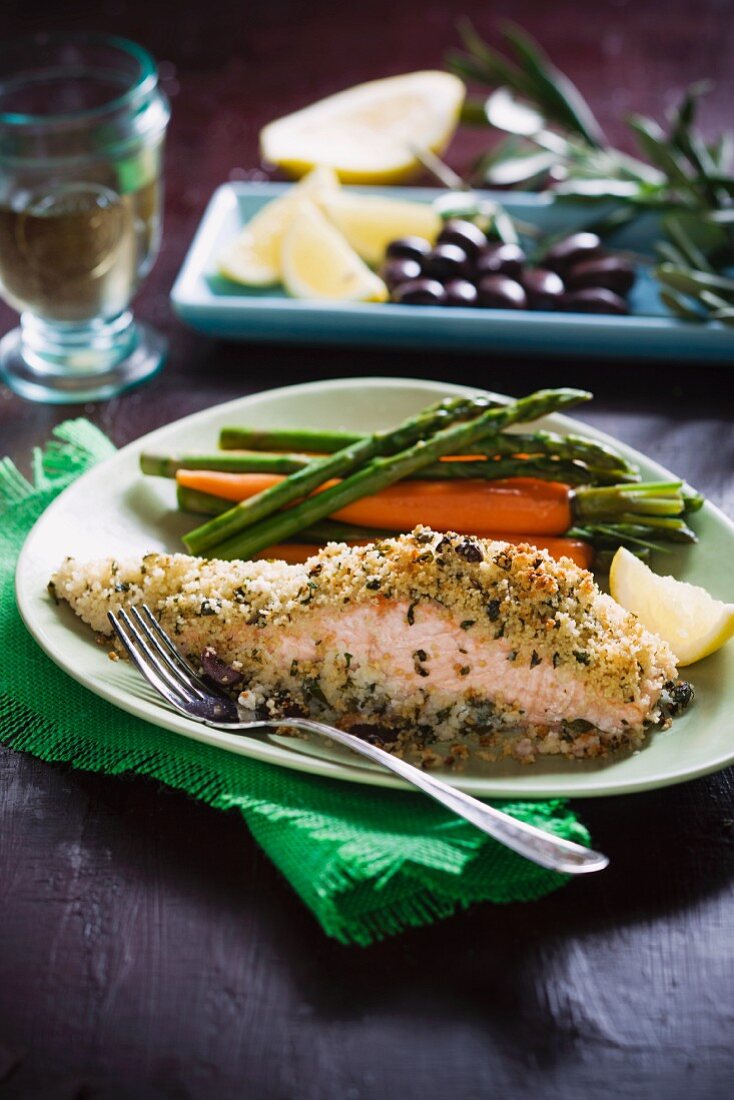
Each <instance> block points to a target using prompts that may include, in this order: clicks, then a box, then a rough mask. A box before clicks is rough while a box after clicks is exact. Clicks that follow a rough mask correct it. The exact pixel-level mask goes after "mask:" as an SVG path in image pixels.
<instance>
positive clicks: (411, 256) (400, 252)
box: [385, 237, 431, 261]
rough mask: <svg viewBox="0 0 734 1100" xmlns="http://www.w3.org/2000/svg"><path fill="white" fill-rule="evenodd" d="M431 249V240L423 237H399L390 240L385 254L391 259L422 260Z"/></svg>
mask: <svg viewBox="0 0 734 1100" xmlns="http://www.w3.org/2000/svg"><path fill="white" fill-rule="evenodd" d="M430 251H431V242H430V241H426V240H424V238H423V237H399V238H398V239H397V240H394V241H390V243H389V245H388V246H387V248H386V249H385V255H386V256H387V258H388V259H390V260H392V259H395V260H419V261H420V260H422V259H423V257H424V256H427V255H428V253H429V252H430Z"/></svg>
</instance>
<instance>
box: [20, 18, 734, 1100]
mask: <svg viewBox="0 0 734 1100" xmlns="http://www.w3.org/2000/svg"><path fill="white" fill-rule="evenodd" d="M462 13H466V14H468V15H470V16H471V17H472V19H473V20H474V22H475V23H476V25H477V26H478V27H479V29H480V30H481V31H482V32H484V33H491V31H492V29H493V28H494V27H496V25H497V23H498V21H499V20H500V19H501V18H503V17H511V18H513V19H514V20H516V21H517V22H519V23H521V24H523V25H524V26H525V27H526V28H527V29H529V30H530V31H531V32H533V33H534V34H535V35H536V36H538V37H539V38H540V39H541V40H542V41H543V43H544V44H545V46H546V48H547V49H548V50H549V52H550V53H551V54H552V56H553V57H554V59H555V60H556V61H557V63H558V64H559V65H560V66H561V67H563V68H565V69H566V70H567V71H568V72H569V74H570V75H571V76H572V77H573V78H574V79H575V80H576V82H577V83H578V84H579V85H580V86H581V87H582V88H583V89H584V91H585V92H586V94H587V96H588V98H589V99H590V101H591V103H592V105H593V107H594V109H595V110H596V112H597V114H598V116H599V118H600V119H601V121H602V123H603V124H604V125H605V127H606V128H607V131H608V133H609V136H610V137H611V138H612V139H614V140H615V141H619V140H622V136H623V133H624V131H623V129H622V127H621V126H620V124H619V119H620V117H621V116H622V115H623V114H624V113H625V112H628V111H632V110H635V111H644V112H648V113H651V114H654V115H656V116H657V117H662V115H663V113H664V111H665V109H666V107H668V106H669V105H670V104H671V103H672V102H674V101H675V99H676V98H677V96H678V95H679V94H680V92H681V90H682V88H683V87H684V86H685V85H686V84H687V83H688V82H690V81H691V80H694V79H699V78H701V77H711V78H713V79H714V80H716V82H717V86H718V87H717V91H716V93H715V94H714V95H712V96H710V97H709V99H708V100H707V101H706V102H705V105H704V109H703V116H702V118H703V125H704V129H705V131H706V133H707V134H708V135H709V136H713V135H714V134H716V133H717V131H718V130H719V129H721V128H722V127H725V126H727V125H729V124H730V123H731V120H732V112H731V105H732V102H733V100H734V76H733V75H732V70H731V59H732V56H733V50H732V46H733V45H734V21H733V20H732V19H731V4H730V3H729V2H728V0H699V2H697V3H695V4H692V3H691V2H690V0H667V2H665V3H663V2H660V0H647V2H644V3H639V2H638V3H627V2H625V0H616V2H615V0H598V2H596V3H594V4H587V3H579V2H572V0H559V2H555V3H549V2H547V0H525V2H518V3H508V2H506V0H505V2H502V3H495V4H493V5H491V6H490V5H489V4H487V3H477V2H473V0H465V2H463V3H453V2H443V3H438V2H436V0H425V2H423V3H417V2H415V0H404V2H403V3H402V4H396V3H385V2H383V0H379V2H370V0H365V2H364V3H363V4H361V5H357V4H354V3H345V2H344V0H341V2H328V3H327V2H318V0H311V2H310V3H308V2H306V0H303V2H301V3H297V2H287V0H269V2H268V3H265V2H263V3H257V4H256V3H251V2H246V0H242V2H240V3H234V2H232V3H223V2H221V0H215V2H208V3H205V2H203V0H202V2H201V3H199V4H197V5H195V6H194V5H186V4H182V3H172V2H170V0H165V2H161V0H159V2H157V3H156V2H155V0H147V2H146V3H143V2H142V0H133V2H130V3H116V2H106V3H101V4H96V5H91V4H89V3H78V4H76V5H74V7H73V8H71V6H69V7H67V8H66V10H62V9H61V7H60V6H59V7H55V8H53V9H52V8H51V7H50V6H48V7H46V6H45V5H44V4H38V3H36V4H34V5H30V4H29V5H25V6H23V7H21V5H20V4H18V3H17V0H16V4H15V7H14V8H13V9H11V10H10V11H9V12H8V11H7V10H5V11H4V12H3V32H2V33H3V35H4V36H5V35H10V34H13V33H16V32H26V31H31V30H35V29H44V28H49V27H68V26H77V27H80V28H82V27H84V28H86V27H88V28H92V29H97V30H107V31H115V32H117V33H120V34H124V35H126V36H128V37H132V38H134V39H137V40H138V41H140V42H141V43H143V44H144V45H146V46H148V47H149V48H150V49H151V50H152V51H153V53H154V54H155V55H156V57H157V58H158V59H159V61H160V63H161V70H162V75H163V78H164V80H163V82H164V87H165V88H166V89H167V91H168V93H169V95H170V96H171V100H172V105H173V121H172V125H171V131H170V142H169V150H168V157H167V202H166V224H165V243H164V248H163V251H162V254H161V256H160V258H159V260H158V263H157V265H156V268H155V270H154V272H153V274H152V275H151V276H150V278H149V279H148V281H147V282H146V284H145V286H144V287H143V289H142V291H141V293H140V295H139V301H138V303H137V311H138V313H139V315H140V316H141V317H146V318H148V319H149V320H151V321H152V322H154V323H155V324H157V325H158V326H160V327H161V328H163V329H165V331H166V332H167V334H168V336H169V339H170V342H171V358H170V362H169V364H168V366H167V367H166V369H165V371H164V372H163V373H162V375H161V376H160V377H159V378H158V379H156V380H155V381H154V382H153V383H151V384H150V385H148V386H146V387H144V388H142V389H140V390H138V391H137V392H134V393H132V394H129V395H127V396H125V397H122V398H118V399H115V400H113V401H110V402H107V403H106V404H103V405H97V406H87V407H85V408H84V409H78V408H77V409H68V408H67V409H54V408H52V407H48V406H38V405H31V404H28V403H24V402H22V401H20V400H19V399H17V398H15V397H13V396H12V395H11V394H10V393H9V392H8V391H7V389H4V388H3V387H0V453H8V452H9V453H10V454H12V455H13V456H14V457H15V458H16V459H17V460H18V461H19V462H20V463H21V465H24V466H25V467H26V468H27V460H28V456H29V453H30V449H31V447H32V445H34V444H39V443H41V442H42V441H43V440H45V439H46V438H47V437H48V434H49V431H50V428H51V426H52V425H53V424H54V423H57V422H58V421H59V420H61V419H63V418H64V417H66V416H68V415H78V414H79V413H84V414H86V415H90V416H91V417H92V418H93V419H94V420H95V421H96V422H97V423H98V424H100V425H101V426H102V427H103V428H104V429H105V431H107V432H108V433H109V434H110V435H111V436H112V438H113V439H114V441H115V442H116V443H118V444H122V443H125V442H127V441H128V440H130V439H133V438H136V437H137V436H139V435H141V434H142V433H144V432H146V431H148V430H149V429H151V428H153V427H155V426H157V425H159V424H162V423H165V422H168V421H170V420H172V419H175V418H177V417H179V416H181V415H183V414H185V413H188V412H191V411H194V410H196V409H200V408H205V407H208V406H210V405H212V404H215V403H217V402H219V401H222V400H226V399H229V398H231V397H235V396H237V395H239V394H243V393H248V392H251V391H254V390H258V389H262V388H265V387H269V386H276V385H281V384H285V383H289V382H294V381H301V380H306V379H315V378H323V377H337V376H340V375H344V374H348V375H368V374H371V375H374V374H393V375H412V376H424V377H432V378H445V379H450V380H452V381H462V382H468V383H477V384H487V385H491V386H493V387H495V388H497V389H503V390H506V391H508V392H516V393H519V392H522V391H526V390H529V389H530V388H532V387H533V386H535V385H541V384H560V383H563V384H574V383H580V384H583V385H588V386H589V387H590V388H592V389H593V390H594V391H595V393H596V394H597V400H596V401H595V403H594V405H593V406H591V407H589V408H587V409H585V410H584V411H583V412H582V413H581V415H582V416H583V417H584V418H585V419H587V420H589V421H590V422H593V423H594V424H596V425H598V426H600V427H603V428H605V429H607V430H609V431H612V432H613V433H615V434H617V435H618V436H619V437H620V438H623V439H624V440H625V441H627V442H629V443H632V444H633V445H636V446H638V447H640V448H641V449H643V450H645V451H647V452H648V453H649V454H651V455H652V456H653V457H655V458H656V459H658V460H659V461H661V462H663V463H664V464H666V465H668V466H670V467H673V468H674V469H676V470H677V471H678V472H679V473H680V474H681V475H683V476H686V477H687V478H688V479H689V480H690V481H691V482H693V483H694V484H696V485H697V486H699V487H700V488H701V489H703V490H704V491H705V492H706V493H707V495H708V496H709V497H710V498H711V499H712V500H714V501H715V502H716V503H719V504H721V505H723V506H724V507H725V509H726V510H728V512H729V514H730V515H734V478H733V477H732V469H733V467H734V441H733V439H732V431H731V423H732V399H731V396H730V389H731V387H730V386H728V387H727V383H728V382H729V381H730V378H729V375H730V371H729V370H728V368H726V367H720V368H698V367H695V366H690V365H689V366H686V367H674V366H666V365H665V364H658V365H656V366H654V367H651V366H649V365H645V364H634V363H624V364H617V365H615V364H609V363H603V364H602V363H595V362H593V361H588V362H587V361H584V360H580V361H576V362H574V363H564V362H558V361H547V362H539V361H535V360H533V361H523V360H515V361H509V360H505V359H503V358H498V357H495V356H484V357H477V358H471V357H469V358H463V357H461V358H459V357H453V356H450V355H448V354H445V353H442V354H435V355H426V354H424V353H413V354H408V353H386V352H383V351H354V350H338V349H334V348H331V349H323V350H322V349H314V348H311V349H308V350H303V349H298V348H294V347H288V348H283V349H280V348H273V347H265V346H248V345H234V344H225V343H218V342H214V341H209V340H205V339H204V338H202V337H199V336H196V335H194V334H192V333H190V332H188V331H186V330H185V329H184V328H183V327H182V326H181V325H180V324H179V323H178V322H177V321H176V320H175V319H174V317H173V315H172V313H171V310H170V306H169V304H168V292H169V290H170V287H171V284H172V281H173V279H174V277H175V274H176V272H177V270H178V268H179V266H180V264H181V261H182V259H183V256H184V254H185V251H186V248H187V246H188V244H189V242H190V239H191V236H192V234H193V232H194V230H195V228H196V225H197V223H198V221H199V219H200V217H201V214H202V212H203V210H204V206H205V204H206V202H207V200H208V198H209V196H210V194H211V193H212V191H213V190H214V188H215V187H216V186H217V185H218V184H219V183H221V182H222V181H224V180H226V179H231V178H246V177H247V174H248V173H250V172H251V171H253V170H257V169H258V161H257V134H258V130H259V128H260V126H261V125H262V124H263V123H264V122H266V121H268V120H269V119H271V118H273V117H276V116H278V115H280V114H282V113H284V112H286V111H288V110H291V109H293V108H295V107H298V106H301V105H303V104H304V103H305V102H307V101H309V100H311V99H314V98H316V97H318V96H321V95H323V94H325V93H327V92H331V91H335V90H337V89H339V88H341V87H344V86H346V85H349V84H352V83H355V82H357V81H359V80H363V79H369V78H373V77H378V76H381V75H385V74H388V73H397V72H401V71H405V70H408V69H412V68H424V67H431V66H439V65H440V64H441V59H442V56H443V54H444V51H445V50H446V48H447V47H448V46H449V45H452V44H454V43H455V41H456V36H455V33H454V30H453V28H454V25H455V21H456V18H457V17H458V16H459V15H460V14H462ZM484 140H485V137H484V135H483V134H477V133H470V134H467V135H462V136H461V137H460V138H459V139H457V140H456V142H455V143H454V145H453V146H452V148H451V151H450V154H449V159H450V161H451V163H452V164H454V165H455V166H456V167H458V168H463V167H465V166H466V164H467V162H468V160H469V158H470V156H471V155H472V154H473V153H475V152H476V151H477V150H478V149H479V148H480V147H481V145H482V143H483V141H484ZM14 323H15V319H14V317H13V315H12V314H11V312H10V311H9V310H7V309H6V308H5V307H4V306H0V332H3V331H5V330H7V329H8V328H9V327H11V325H12V324H14ZM732 793H733V791H732V773H731V771H728V772H724V773H721V774H720V775H718V776H715V777H711V778H707V779H702V780H699V781H696V782H694V783H689V784H686V785H684V786H682V787H679V788H674V789H669V790H665V791H660V792H657V793H651V794H647V795H638V796H636V797H633V798H615V799H607V800H599V801H586V802H579V804H578V808H579V810H580V812H581V813H582V814H583V816H584V818H585V820H586V821H587V822H588V823H589V825H590V826H591V829H592V832H593V836H594V840H595V842H596V844H597V846H598V847H600V848H601V849H602V850H603V851H606V852H608V853H609V855H610V856H611V857H612V865H611V868H610V869H609V870H608V871H606V872H604V874H602V875H600V876H594V877H592V878H590V879H589V880H586V881H578V882H576V883H574V884H573V885H571V886H569V887H567V888H566V889H565V890H563V891H561V892H560V893H559V894H557V895H555V896H554V897H551V898H549V899H547V900H545V901H543V902H539V903H537V904H534V905H531V906H513V907H510V908H507V909H499V908H492V907H491V906H484V907H477V908H475V909H473V910H472V911H470V912H469V913H466V914H463V915H460V916H457V917H456V918H454V919H453V920H451V921H449V922H446V923H444V924H442V925H439V926H436V927H434V928H431V929H426V930H423V931H417V932H411V933H407V934H406V935H404V936H402V937H400V938H398V939H395V940H393V941H391V942H389V943H386V944H384V945H382V946H378V947H375V948H372V949H369V950H367V951H361V950H359V949H351V950H348V949H344V948H341V947H339V946H337V945H336V944H334V943H332V942H330V941H328V940H327V939H326V938H325V936H324V935H323V934H322V932H321V931H320V929H319V928H318V927H317V926H316V924H315V922H314V921H313V919H312V918H311V916H310V915H309V914H308V913H307V912H306V911H305V910H304V908H303V906H302V905H301V903H300V902H299V901H298V900H297V899H296V898H295V896H294V895H293V894H292V893H291V891H290V889H289V888H288V886H287V885H286V884H285V883H284V882H283V881H282V880H281V879H280V877H279V876H278V874H277V873H276V871H275V870H274V869H273V867H272V866H271V865H270V864H269V862H268V861H267V860H266V859H265V858H264V857H262V855H261V854H260V853H259V851H258V850H257V849H256V848H255V846H254V844H253V843H252V841H251V840H250V839H249V837H248V835H247V833H246V830H245V828H244V826H243V825H242V822H241V820H240V819H239V818H238V817H236V816H235V815H224V814H218V813H215V812H213V811H211V810H208V809H205V808H204V807H202V806H200V805H198V804H197V803H195V802H193V801H192V800H190V799H187V798H186V797H184V796H182V795H179V794H173V793H171V792H169V791H166V790H161V789H159V788H158V787H157V786H156V785H155V784H153V783H151V782H146V781H144V780H138V779H107V778H103V777H95V776H91V775H85V774H81V773H75V772H68V771H66V770H65V769H63V768H60V767H52V766H49V765H46V764H42V763H40V762H38V761H36V760H34V759H32V758H30V757H27V756H22V755H20V754H16V753H12V752H9V751H7V750H2V751H0V1096H2V1097H3V1098H5V1097H9V1098H17V1097H54V1098H55V1097H62V1098H67V1097H68V1098H69V1100H71V1098H82V1097H105V1098H107V1097H119V1096H122V1097H128V1096H129V1097H136V1098H137V1097H149V1096H150V1097H158V1096H162V1097H196V1098H199V1097H201V1098H208V1097H213V1096H216V1097H243V1098H247V1100H249V1098H253V1100H260V1098H267V1100H270V1098H272V1100H286V1098H287V1100H290V1098H294V1100H295V1098H297V1100H324V1098H331V1097H338V1098H344V1100H393V1098H400V1100H403V1098H405V1100H413V1098H415V1100H419V1098H420V1100H425V1098H430V1100H434V1098H435V1100H443V1098H444V1097H447V1096H452V1097H453V1096H455V1097H456V1098H457V1100H470V1098H473V1100H479V1098H484V1097H489V1096H501V1095H502V1096H507V1097H513V1098H514V1097H523V1098H524V1097H528V1098H532V1100H538V1098H540V1097H542V1098H543V1100H546V1098H555V1097H563V1098H569V1100H576V1098H579V1100H586V1098H587V1097H598V1098H600V1100H601V1098H606V1097H609V1096H612V1095H613V1096H622V1097H630V1098H638V1097H645V1098H648V1097H649V1098H657V1097H666V1098H667V1097H683V1096H686V1097H700V1098H709V1097H711V1098H715V1097H716V1098H718V1097H722V1096H724V1095H727V1094H728V1093H729V1091H730V1089H731V1073H732V1068H734V1067H733V1062H734V1059H733V1058H732V1051H731V1041H732V1037H733V1034H734V1026H733V1025H734V998H733V997H732V986H733V983H732V971H731V958H732V954H733V949H734V942H733V940H734V934H733V929H734V918H733V909H734V906H733V905H732V902H733V900H734V899H733V890H732V881H731V878H732V869H733V868H734V822H733V818H734V812H733V811H732Z"/></svg>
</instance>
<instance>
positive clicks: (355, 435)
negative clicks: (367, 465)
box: [219, 426, 364, 454]
mask: <svg viewBox="0 0 734 1100" xmlns="http://www.w3.org/2000/svg"><path fill="white" fill-rule="evenodd" d="M363 439H364V435H363V434H362V433H360V432H329V431H320V430H319V429H318V428H314V429H311V428H271V429H270V430H268V431H264V430H260V429H258V428H248V427H244V428H239V427H234V426H233V427H229V428H222V430H221V431H220V433H219V446H220V447H221V448H222V449H223V450H225V451H311V452H313V454H333V453H334V452H335V451H341V450H343V449H344V448H345V447H352V446H353V445H354V444H355V443H360V442H361V441H362V440H363Z"/></svg>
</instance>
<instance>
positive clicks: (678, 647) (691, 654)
mask: <svg viewBox="0 0 734 1100" xmlns="http://www.w3.org/2000/svg"><path fill="white" fill-rule="evenodd" d="M609 591H610V592H611V594H612V596H613V597H614V599H615V600H616V601H617V603H620V604H621V605H622V607H624V608H626V610H627V611H633V612H634V613H635V615H637V617H638V618H639V619H640V621H641V622H642V623H643V625H644V626H646V627H647V628H648V630H652V631H653V633H655V634H657V635H658V636H659V637H661V638H662V639H663V640H664V641H666V642H667V643H668V645H669V646H670V648H671V649H672V650H673V653H674V654H675V656H676V658H677V660H678V664H679V665H691V664H693V662H694V661H700V660H701V658H702V657H708V655H709V653H714V652H715V651H716V650H717V649H720V648H721V646H723V645H724V643H725V642H727V641H728V640H729V638H731V637H732V635H734V604H731V603H722V602H721V600H715V599H714V598H713V596H711V595H710V594H709V593H708V592H707V591H706V589H705V588H700V587H699V586H698V585H695V584H687V583H686V582H685V581H678V580H676V579H675V577H662V576H660V575H659V574H657V573H653V571H652V569H650V568H649V567H648V566H647V565H645V563H644V562H642V561H640V560H639V558H636V557H635V556H634V554H631V553H630V552H629V550H625V549H624V547H620V548H619V550H617V552H616V554H615V555H614V558H613V560H612V567H611V569H610V571H609Z"/></svg>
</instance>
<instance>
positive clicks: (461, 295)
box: [444, 279, 479, 306]
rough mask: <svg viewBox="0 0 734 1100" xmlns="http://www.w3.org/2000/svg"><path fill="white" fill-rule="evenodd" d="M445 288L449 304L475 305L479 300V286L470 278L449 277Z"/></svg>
mask: <svg viewBox="0 0 734 1100" xmlns="http://www.w3.org/2000/svg"><path fill="white" fill-rule="evenodd" d="M444 289H445V291H446V300H445V303H444V304H445V305H447V306H475V305H476V304H477V302H478V300H479V294H478V292H477V288H476V287H475V286H474V283H470V282H469V280H468V279H449V281H448V282H447V283H446V284H445V287H444Z"/></svg>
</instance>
